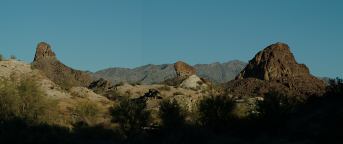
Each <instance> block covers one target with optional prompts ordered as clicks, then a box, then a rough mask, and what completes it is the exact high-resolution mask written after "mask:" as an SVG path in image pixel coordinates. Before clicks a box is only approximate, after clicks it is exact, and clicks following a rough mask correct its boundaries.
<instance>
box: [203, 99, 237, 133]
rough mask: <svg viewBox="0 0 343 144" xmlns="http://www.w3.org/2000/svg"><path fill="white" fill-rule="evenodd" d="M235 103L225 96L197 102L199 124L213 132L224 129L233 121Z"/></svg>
mask: <svg viewBox="0 0 343 144" xmlns="http://www.w3.org/2000/svg"><path fill="white" fill-rule="evenodd" d="M234 107H235V102H234V101H233V100H232V99H231V98H229V97H227V96H210V97H207V98H204V99H203V100H201V101H200V102H199V106H198V113H199V123H200V124H201V125H202V126H204V127H207V128H210V129H213V130H221V129H224V128H226V127H227V126H228V125H229V124H230V122H231V121H232V120H233V118H234V117H233V114H232V111H233V109H234Z"/></svg>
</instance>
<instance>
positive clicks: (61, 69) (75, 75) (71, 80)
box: [32, 42, 92, 88]
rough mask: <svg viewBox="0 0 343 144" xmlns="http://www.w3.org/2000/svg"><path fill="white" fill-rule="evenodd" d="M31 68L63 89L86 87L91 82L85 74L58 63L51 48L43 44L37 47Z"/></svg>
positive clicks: (89, 77)
mask: <svg viewBox="0 0 343 144" xmlns="http://www.w3.org/2000/svg"><path fill="white" fill-rule="evenodd" d="M32 66H33V67H34V68H36V69H39V70H41V71H42V72H43V73H44V74H45V75H46V76H47V77H48V78H49V79H51V80H52V81H53V82H55V83H56V84H59V85H60V86H62V87H64V88H70V87H72V86H84V87H87V86H88V85H89V84H90V82H91V81H92V79H91V76H90V75H89V74H87V73H86V72H82V71H79V70H75V69H72V68H70V67H68V66H66V65H64V64H63V63H62V62H60V61H59V60H58V59H57V57H56V55H55V53H54V52H53V51H52V49H51V46H50V45H49V44H47V43H45V42H41V43H39V44H38V45H37V48H36V54H35V58H34V60H33V62H32Z"/></svg>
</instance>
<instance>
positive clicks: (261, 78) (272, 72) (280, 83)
mask: <svg viewBox="0 0 343 144" xmlns="http://www.w3.org/2000/svg"><path fill="white" fill-rule="evenodd" d="M254 79H255V80H254ZM249 89H254V90H249ZM228 90H229V91H231V92H234V91H245V92H242V93H246V92H248V91H251V92H248V93H253V92H254V91H255V92H257V93H260V94H262V95H263V93H267V92H269V91H277V90H282V91H284V92H285V93H288V94H291V95H307V96H309V95H320V94H321V93H323V92H324V91H325V84H324V82H323V81H322V80H319V79H318V78H316V77H314V76H312V75H311V74H310V71H309V69H308V68H307V67H306V65H304V64H298V63H297V62H296V60H295V58H294V56H293V54H292V53H291V51H290V48H289V47H288V45H287V44H284V43H276V44H272V45H270V46H268V47H266V48H265V49H264V50H262V51H260V52H258V53H257V54H256V56H255V57H254V58H253V59H252V60H250V61H249V64H248V65H247V66H246V67H245V68H244V69H243V71H241V72H240V73H239V74H238V76H237V77H236V80H235V81H231V82H230V83H229V84H228ZM251 95H254V94H251Z"/></svg>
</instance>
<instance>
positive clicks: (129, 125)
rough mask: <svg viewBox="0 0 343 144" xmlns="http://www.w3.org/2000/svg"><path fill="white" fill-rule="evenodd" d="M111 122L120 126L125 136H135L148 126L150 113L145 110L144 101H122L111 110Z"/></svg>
mask: <svg viewBox="0 0 343 144" xmlns="http://www.w3.org/2000/svg"><path fill="white" fill-rule="evenodd" d="M111 115H112V121H113V122H116V123H118V124H119V125H120V127H121V129H122V130H123V131H124V132H125V133H126V134H129V135H131V134H136V133H138V132H140V130H141V129H142V128H143V127H146V126H148V123H149V121H150V112H149V111H147V110H146V103H145V101H138V100H130V99H123V100H122V101H121V102H120V104H119V105H118V106H116V107H114V108H113V109H112V110H111Z"/></svg>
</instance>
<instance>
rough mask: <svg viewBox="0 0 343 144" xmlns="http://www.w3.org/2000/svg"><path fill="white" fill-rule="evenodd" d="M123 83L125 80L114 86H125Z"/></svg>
mask: <svg viewBox="0 0 343 144" xmlns="http://www.w3.org/2000/svg"><path fill="white" fill-rule="evenodd" d="M123 85H124V82H119V83H117V84H115V85H114V86H115V87H119V86H123Z"/></svg>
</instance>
